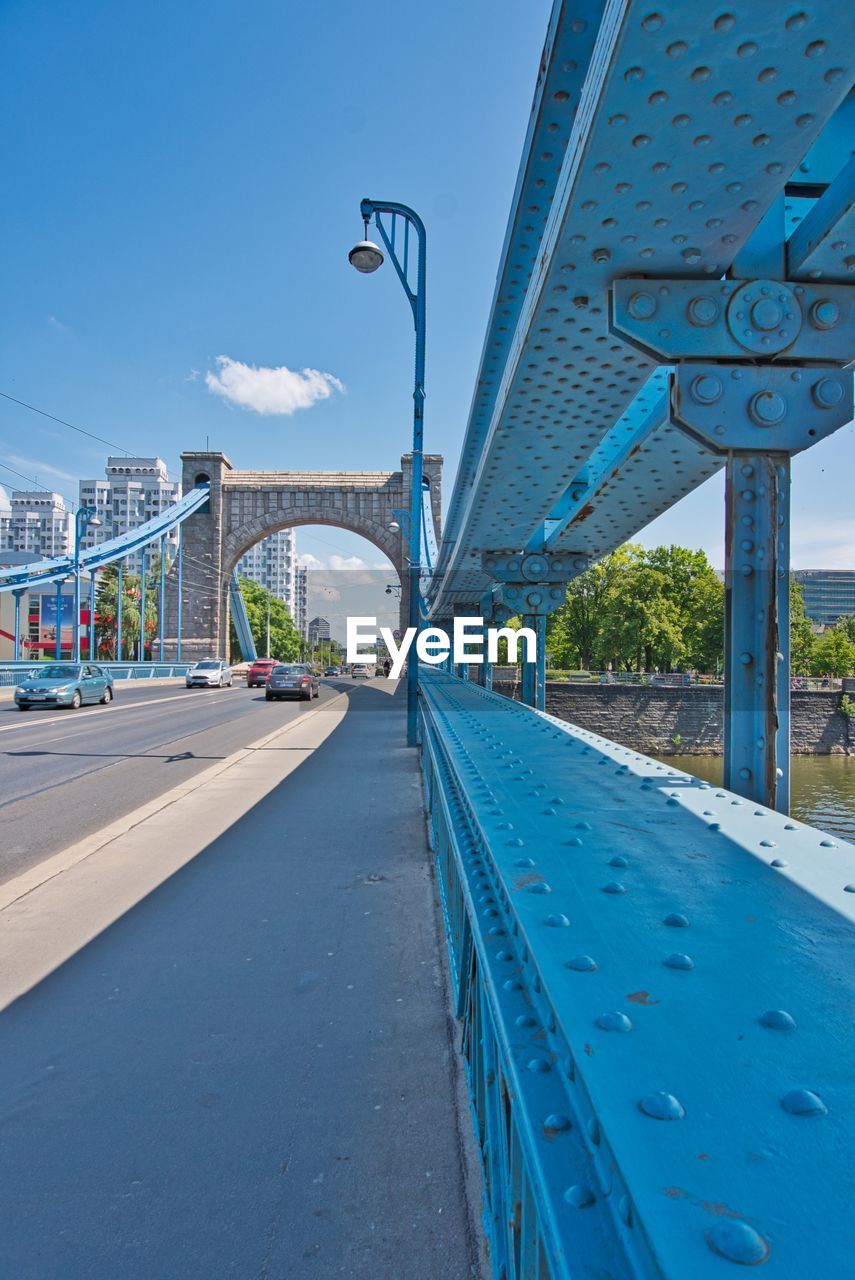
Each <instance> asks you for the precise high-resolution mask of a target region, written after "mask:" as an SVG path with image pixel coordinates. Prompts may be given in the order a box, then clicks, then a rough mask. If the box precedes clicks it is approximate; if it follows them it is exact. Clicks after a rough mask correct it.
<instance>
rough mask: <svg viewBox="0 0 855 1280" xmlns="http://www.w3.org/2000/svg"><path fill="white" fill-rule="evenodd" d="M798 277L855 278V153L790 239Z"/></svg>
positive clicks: (789, 258) (789, 248)
mask: <svg viewBox="0 0 855 1280" xmlns="http://www.w3.org/2000/svg"><path fill="white" fill-rule="evenodd" d="M787 263H788V270H789V274H790V276H791V278H792V279H794V280H835V281H841V282H847V281H849V282H851V281H852V280H855V155H853V156H852V157H851V159H850V160H849V163H848V164H847V165H846V166H845V167H844V169H843V171H842V173H840V175H839V176H838V177H837V178H836V179H835V180H834V182H832V184H831V185H830V186H829V187H828V189H827V190H826V192H825V194H824V195H823V196H821V198H820V199H819V200H817V202H816V204H814V206H813V208H812V209H811V210H810V212H809V213H807V214H806V215H805V217H803V218H802V220H801V222H800V223H799V225H798V226H797V227H796V228H795V230H794V231H793V233H792V235H791V236H790V238H789V240H788V242H787Z"/></svg>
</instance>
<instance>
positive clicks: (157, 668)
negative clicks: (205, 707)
mask: <svg viewBox="0 0 855 1280" xmlns="http://www.w3.org/2000/svg"><path fill="white" fill-rule="evenodd" d="M62 661H63V662H67V661H68V659H67V658H66V659H62ZM42 665H45V664H42V663H38V662H4V663H2V664H0V687H2V686H4V685H6V686H8V685H14V684H17V683H18V681H19V680H21V679H22V678H23V677H24V676H25V675H27V674H28V673H29V672H30V671H38V670H39V667H40V666H42ZM97 665H98V666H99V667H101V669H102V670H103V671H109V673H110V675H111V676H112V677H113V679H114V680H168V679H170V678H172V677H175V678H176V679H178V678H179V677H181V676H184V675H186V673H187V671H188V670H189V669H190V667H192V665H193V663H192V662H99V663H98V664H97Z"/></svg>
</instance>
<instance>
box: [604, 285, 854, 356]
mask: <svg viewBox="0 0 855 1280" xmlns="http://www.w3.org/2000/svg"><path fill="white" fill-rule="evenodd" d="M611 307H612V319H611V324H612V332H614V333H618V334H620V336H621V337H623V338H625V339H626V340H627V342H631V343H632V345H633V346H635V347H637V348H638V349H639V351H643V352H645V353H646V354H647V355H650V356H652V357H654V358H656V359H663V360H669V361H671V360H698V359H699V360H729V361H735V360H749V359H756V358H757V357H758V356H760V357H763V358H766V359H771V358H772V357H774V358H775V359H776V360H782V359H786V360H789V361H797V362H799V363H805V362H816V363H820V364H849V362H850V361H851V360H852V359H853V357H855V288H853V287H852V286H851V285H845V284H844V285H841V284H837V285H835V284H807V283H800V282H798V281H785V280H663V279H660V278H658V277H657V278H656V279H629V280H616V281H615V282H614V285H613V286H612V290H611Z"/></svg>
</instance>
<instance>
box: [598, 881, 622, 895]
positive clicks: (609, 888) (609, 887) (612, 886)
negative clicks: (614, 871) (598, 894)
mask: <svg viewBox="0 0 855 1280" xmlns="http://www.w3.org/2000/svg"><path fill="white" fill-rule="evenodd" d="M603 893H626V886H625V885H622V884H621V883H620V882H619V881H618V880H611V881H610V882H609V883H608V884H604V885H603Z"/></svg>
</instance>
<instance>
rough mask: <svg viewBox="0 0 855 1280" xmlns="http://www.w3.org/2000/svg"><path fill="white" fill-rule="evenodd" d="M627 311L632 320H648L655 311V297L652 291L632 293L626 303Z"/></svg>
mask: <svg viewBox="0 0 855 1280" xmlns="http://www.w3.org/2000/svg"><path fill="white" fill-rule="evenodd" d="M627 311H628V312H629V314H630V315H631V316H632V318H633V320H649V319H650V317H651V316H652V315H654V314H655V312H656V299H655V298H654V296H653V294H652V293H643V292H639V293H634V294H633V295H632V297H631V298H630V300H629V302H628V303H627Z"/></svg>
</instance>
